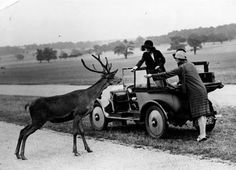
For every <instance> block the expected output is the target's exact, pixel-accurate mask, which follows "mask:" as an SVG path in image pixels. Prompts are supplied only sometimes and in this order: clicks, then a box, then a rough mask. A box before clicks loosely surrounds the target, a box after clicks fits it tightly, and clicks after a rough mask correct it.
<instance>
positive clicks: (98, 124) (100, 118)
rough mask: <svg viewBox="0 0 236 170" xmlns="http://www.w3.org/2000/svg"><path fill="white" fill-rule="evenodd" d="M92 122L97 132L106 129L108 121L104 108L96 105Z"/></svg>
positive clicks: (91, 118) (91, 115)
mask: <svg viewBox="0 0 236 170" xmlns="http://www.w3.org/2000/svg"><path fill="white" fill-rule="evenodd" d="M90 122H91V125H92V127H93V129H95V130H104V129H106V127H107V124H108V121H107V118H106V117H105V115H104V113H103V110H102V107H101V106H100V105H99V104H95V106H94V109H93V112H92V113H91V114H90Z"/></svg>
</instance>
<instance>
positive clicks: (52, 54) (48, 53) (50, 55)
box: [43, 47, 57, 63]
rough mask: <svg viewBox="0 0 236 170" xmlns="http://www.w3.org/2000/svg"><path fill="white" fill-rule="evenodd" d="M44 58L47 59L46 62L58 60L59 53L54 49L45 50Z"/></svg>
mask: <svg viewBox="0 0 236 170" xmlns="http://www.w3.org/2000/svg"><path fill="white" fill-rule="evenodd" d="M43 56H44V58H45V60H47V61H48V63H49V61H50V60H52V59H57V51H56V50H53V49H52V48H48V47H46V48H44V50H43Z"/></svg>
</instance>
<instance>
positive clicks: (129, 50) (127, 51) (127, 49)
mask: <svg viewBox="0 0 236 170" xmlns="http://www.w3.org/2000/svg"><path fill="white" fill-rule="evenodd" d="M133 50H134V43H133V42H132V41H127V40H126V39H125V40H124V41H123V42H122V43H120V44H119V45H118V46H116V47H115V48H114V50H113V51H114V53H115V54H118V55H119V54H123V55H124V56H125V59H127V58H128V55H131V54H133Z"/></svg>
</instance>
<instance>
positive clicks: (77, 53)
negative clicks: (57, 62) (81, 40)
mask: <svg viewBox="0 0 236 170" xmlns="http://www.w3.org/2000/svg"><path fill="white" fill-rule="evenodd" d="M81 55H83V54H82V52H81V51H80V50H77V49H72V50H71V54H70V55H69V56H68V57H78V56H81Z"/></svg>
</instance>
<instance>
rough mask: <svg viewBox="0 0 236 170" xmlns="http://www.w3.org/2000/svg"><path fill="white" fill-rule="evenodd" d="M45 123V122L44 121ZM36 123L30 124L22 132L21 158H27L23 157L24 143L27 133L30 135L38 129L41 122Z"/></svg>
mask: <svg viewBox="0 0 236 170" xmlns="http://www.w3.org/2000/svg"><path fill="white" fill-rule="evenodd" d="M44 123H45V122H44ZM44 123H42V124H37V125H34V124H32V125H30V126H29V127H28V128H27V129H26V130H25V131H24V133H23V135H22V136H23V137H22V146H21V151H20V157H21V159H22V160H27V158H26V157H25V143H26V140H27V138H28V137H29V135H31V134H32V133H34V132H35V131H36V130H38V129H40V128H41V127H42V126H43V124H44Z"/></svg>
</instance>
